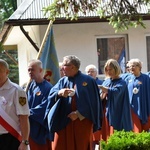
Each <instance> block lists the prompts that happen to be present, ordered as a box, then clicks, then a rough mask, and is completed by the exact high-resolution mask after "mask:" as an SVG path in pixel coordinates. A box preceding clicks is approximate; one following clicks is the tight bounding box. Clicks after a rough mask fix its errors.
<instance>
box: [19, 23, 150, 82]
mask: <svg viewBox="0 0 150 150" xmlns="http://www.w3.org/2000/svg"><path fill="white" fill-rule="evenodd" d="M145 23H146V26H147V28H146V29H143V28H142V27H138V28H136V29H135V28H130V29H129V30H127V31H124V32H118V33H115V30H114V29H113V28H112V27H111V26H110V25H109V24H108V23H86V24H61V25H59V24H58V25H53V29H54V38H55V45H56V50H57V55H58V59H59V61H60V62H61V61H62V60H63V57H64V56H65V55H76V56H78V57H79V58H80V60H81V71H82V72H84V69H85V67H86V66H87V65H89V64H94V65H96V66H97V67H98V58H97V45H96V37H98V36H110V35H119V34H121V35H124V34H127V35H128V48H129V53H128V56H129V57H128V58H127V59H128V60H129V59H131V58H139V59H140V60H141V61H142V62H143V68H142V72H146V71H147V52H146V35H147V34H149V33H150V21H145ZM32 28H33V27H32ZM46 28H47V26H46V25H45V26H40V27H39V29H38V28H37V27H35V29H34V33H33V31H32V30H33V29H32V30H31V31H30V35H31V36H32V37H33V39H34V40H35V41H36V40H37V39H38V43H39V40H40V42H42V39H43V36H44V33H45V31H46ZM35 34H36V38H35ZM18 50H19V64H20V70H19V71H20V84H21V83H23V82H24V80H25V79H27V77H28V75H27V71H23V70H27V63H26V62H27V61H28V60H29V59H31V58H36V56H37V53H36V52H35V50H34V48H33V47H32V46H31V44H30V43H29V42H28V41H27V40H26V39H24V40H22V42H20V43H19V44H18ZM28 52H29V54H28ZM25 53H26V54H25ZM25 55H26V56H27V57H25ZM29 56H30V58H29ZM22 68H23V69H22Z"/></svg>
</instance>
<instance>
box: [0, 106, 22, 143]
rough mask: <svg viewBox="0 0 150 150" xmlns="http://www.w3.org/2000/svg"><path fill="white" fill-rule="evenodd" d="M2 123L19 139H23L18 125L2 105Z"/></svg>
mask: <svg viewBox="0 0 150 150" xmlns="http://www.w3.org/2000/svg"><path fill="white" fill-rule="evenodd" d="M0 124H1V125H2V126H3V128H5V129H6V130H7V131H8V132H9V133H10V134H11V135H13V136H14V137H15V138H17V139H18V140H19V141H21V140H22V137H21V135H20V133H19V132H18V125H17V124H16V122H14V120H12V118H10V117H9V116H8V115H7V114H6V112H5V111H4V110H3V109H2V108H1V106H0Z"/></svg>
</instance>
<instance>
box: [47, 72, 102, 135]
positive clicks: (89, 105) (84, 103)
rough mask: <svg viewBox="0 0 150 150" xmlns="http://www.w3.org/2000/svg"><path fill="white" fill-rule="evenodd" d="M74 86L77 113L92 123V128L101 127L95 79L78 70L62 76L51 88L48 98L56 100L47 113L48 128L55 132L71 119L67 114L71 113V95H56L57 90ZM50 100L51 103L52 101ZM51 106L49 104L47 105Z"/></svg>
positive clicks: (100, 105)
mask: <svg viewBox="0 0 150 150" xmlns="http://www.w3.org/2000/svg"><path fill="white" fill-rule="evenodd" d="M74 85H75V86H76V88H75V100H76V106H77V110H78V111H79V113H80V114H81V115H82V116H84V117H85V118H87V119H89V120H91V121H92V123H93V130H94V131H96V130H98V129H100V128H101V121H100V120H102V104H101V100H100V96H99V89H98V86H97V84H96V82H95V80H94V79H93V78H92V77H90V76H88V75H85V74H82V73H81V72H80V71H79V72H78V74H77V75H76V76H74V77H72V78H71V77H66V76H65V77H63V78H61V79H60V80H59V81H58V83H57V84H56V85H55V86H54V87H53V88H52V89H51V92H50V100H51V101H53V102H54V101H56V103H55V105H54V106H53V107H52V108H51V110H50V112H49V114H48V123H49V129H50V131H51V132H57V131H59V130H61V129H64V128H65V127H66V126H67V124H68V123H69V122H70V121H71V120H70V118H68V117H67V116H68V114H70V113H71V111H72V110H71V99H72V98H71V97H67V98H64V97H58V96H57V94H58V91H59V90H60V89H62V88H73V86H74ZM53 102H51V104H52V103H53ZM49 107H51V106H49Z"/></svg>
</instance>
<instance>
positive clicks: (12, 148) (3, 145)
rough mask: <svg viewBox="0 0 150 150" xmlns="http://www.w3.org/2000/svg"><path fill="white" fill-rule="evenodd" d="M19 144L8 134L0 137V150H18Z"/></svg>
mask: <svg viewBox="0 0 150 150" xmlns="http://www.w3.org/2000/svg"><path fill="white" fill-rule="evenodd" d="M19 145H20V142H19V140H18V139H16V138H15V137H14V136H12V135H11V134H10V133H8V134H2V135H0V150H18V147H19Z"/></svg>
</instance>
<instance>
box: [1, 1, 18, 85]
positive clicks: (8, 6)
mask: <svg viewBox="0 0 150 150" xmlns="http://www.w3.org/2000/svg"><path fill="white" fill-rule="evenodd" d="M16 9H17V0H1V1H0V29H2V27H3V24H4V22H5V20H7V19H8V18H9V17H10V15H11V14H12V13H13V12H14V11H15V10H16ZM0 58H1V59H4V60H5V61H7V62H8V64H9V68H10V74H9V78H10V79H11V80H12V81H13V82H15V83H18V79H19V74H18V64H17V62H18V54H17V50H9V51H5V50H4V49H3V46H2V45H1V43H0Z"/></svg>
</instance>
